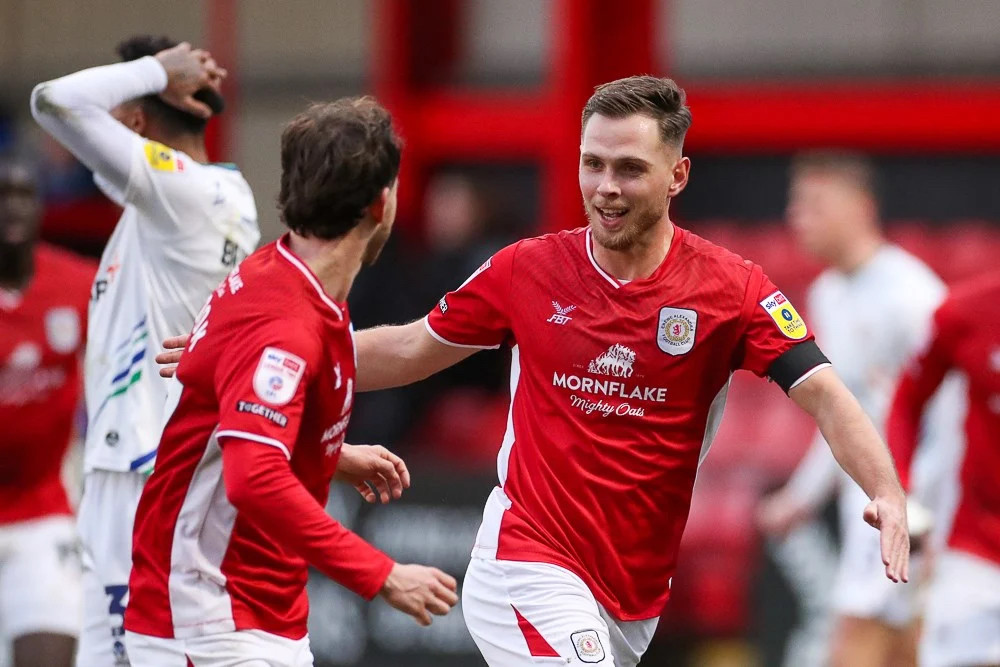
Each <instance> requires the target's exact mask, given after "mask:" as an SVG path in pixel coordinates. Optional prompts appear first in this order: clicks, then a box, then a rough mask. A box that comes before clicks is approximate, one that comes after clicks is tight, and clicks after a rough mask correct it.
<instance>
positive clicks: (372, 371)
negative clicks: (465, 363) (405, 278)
mask: <svg viewBox="0 0 1000 667" xmlns="http://www.w3.org/2000/svg"><path fill="white" fill-rule="evenodd" d="M354 344H355V346H356V347H357V350H358V377H357V383H358V384H357V388H356V390H357V391H374V390H376V389H388V388H390V387H402V386H403V385H407V384H411V383H413V382H416V381H418V380H423V379H424V378H426V377H429V376H431V375H433V374H434V373H437V372H439V371H442V370H444V369H445V368H448V367H449V366H453V365H455V364H457V363H458V362H460V361H461V360H462V359H465V358H466V357H468V356H471V355H472V354H473V353H475V352H477V351H478V350H477V349H476V348H469V347H457V346H454V345H446V344H444V343H442V342H441V341H439V340H437V339H435V338H434V337H433V336H431V335H430V333H429V332H428V331H427V327H426V326H424V321H423V320H422V319H420V320H416V321H414V322H410V323H409V324H403V325H395V326H381V327H374V328H372V329H365V330H363V331H358V332H357V333H355V334H354Z"/></svg>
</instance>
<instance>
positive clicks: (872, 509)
mask: <svg viewBox="0 0 1000 667" xmlns="http://www.w3.org/2000/svg"><path fill="white" fill-rule="evenodd" d="M862 516H863V517H864V520H865V523H867V524H868V525H869V526H872V527H873V528H878V505H877V504H876V503H875V502H874V501H872V502H870V503H868V505H867V506H866V507H865V511H864V514H863V515H862Z"/></svg>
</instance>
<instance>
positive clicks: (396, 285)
mask: <svg viewBox="0 0 1000 667" xmlns="http://www.w3.org/2000/svg"><path fill="white" fill-rule="evenodd" d="M136 32H152V33H168V34H170V35H172V36H174V37H176V38H180V39H187V40H190V41H192V42H194V43H196V44H199V45H203V46H206V47H207V48H209V49H210V50H211V51H212V52H213V54H214V55H215V56H216V58H217V59H218V60H219V61H220V62H221V63H222V64H224V65H225V66H226V67H228V69H229V71H230V79H229V81H228V82H227V89H226V93H227V96H228V99H229V110H228V111H227V113H226V114H225V115H224V116H222V117H221V118H219V119H217V120H216V121H214V122H213V126H212V129H211V137H210V139H211V141H210V144H211V151H212V153H213V157H216V158H225V159H232V160H234V161H236V162H237V163H238V164H239V165H240V166H241V167H242V168H243V169H244V171H245V173H246V175H247V177H248V179H249V181H250V182H251V184H252V185H253V186H254V189H255V192H256V195H257V202H258V207H259V210H260V217H261V220H262V224H263V225H264V228H265V239H264V240H265V241H269V240H271V239H273V238H275V237H276V236H277V235H278V234H279V232H280V228H279V226H278V225H277V221H276V216H275V213H274V207H273V201H274V195H275V193H276V190H277V174H278V165H277V137H278V134H279V132H280V128H281V124H282V122H284V121H285V120H287V119H288V118H290V117H291V116H292V115H293V114H294V113H295V112H296V111H297V110H298V109H300V108H301V107H302V106H304V105H305V104H306V102H307V101H309V100H313V99H326V98H330V97H333V96H338V95H342V94H357V93H361V92H371V93H374V94H375V95H377V96H378V97H379V98H380V99H381V100H382V101H383V102H384V103H385V104H387V106H388V107H389V108H390V109H391V110H392V111H393V112H394V114H395V116H396V118H397V120H398V123H399V125H400V129H401V131H402V134H403V136H404V138H405V140H406V142H407V147H406V152H405V154H404V168H403V172H402V179H403V181H402V186H401V191H400V214H399V224H398V231H397V233H396V235H395V238H394V239H393V241H392V242H391V243H390V245H389V246H388V247H387V249H386V252H385V256H384V257H383V259H382V261H381V262H380V263H379V264H378V265H377V266H375V267H374V268H372V269H369V270H366V271H365V272H364V273H363V274H362V275H361V277H360V278H359V281H358V283H357V285H356V288H355V290H354V292H353V294H352V297H351V310H352V314H353V316H354V318H355V322H356V325H357V326H358V327H365V326H370V325H374V324H379V323H385V322H402V321H407V320H410V319H413V318H416V317H420V316H422V315H423V314H424V313H425V312H426V311H427V310H428V309H429V308H431V307H432V306H433V304H434V303H435V302H436V301H437V299H438V298H439V297H440V295H441V293H442V292H443V291H445V290H447V289H450V288H453V287H455V286H457V285H458V284H459V283H460V282H461V281H462V280H463V279H464V278H465V277H466V276H467V275H468V273H469V272H471V270H472V269H474V268H475V267H476V266H478V264H479V263H480V262H481V261H482V260H483V259H485V257H487V256H489V254H491V253H492V252H493V251H494V250H496V249H497V248H499V247H501V246H502V245H504V244H506V243H508V242H510V241H511V240H513V239H515V238H517V237H519V236H522V235H527V234H533V233H537V232H544V231H551V230H557V229H562V228H567V227H574V226H578V225H580V224H583V216H582V208H581V206H580V195H579V191H578V189H577V184H576V161H577V146H578V141H579V113H580V107H581V105H582V103H583V101H584V100H585V99H586V98H587V96H588V95H589V92H590V91H591V89H592V86H593V85H594V84H596V83H600V82H602V81H606V80H610V79H612V78H617V77H619V76H625V75H629V74H634V73H640V72H651V73H654V74H659V75H669V76H672V77H674V78H676V79H677V80H678V81H679V82H680V83H681V85H683V86H684V87H685V88H686V89H687V91H688V94H689V103H690V105H691V107H692V110H693V114H694V125H693V128H692V130H691V132H690V135H689V140H688V143H687V147H686V150H687V153H688V154H689V155H690V156H691V158H692V161H693V170H692V178H691V182H690V185H689V187H688V189H687V190H686V191H685V192H684V193H683V194H682V195H681V196H680V198H679V199H678V200H677V201H676V207H675V210H674V211H672V213H673V216H674V218H675V220H677V221H678V222H679V224H681V225H682V226H686V227H689V228H690V229H692V230H693V231H695V232H696V233H699V234H701V235H704V236H706V237H708V238H709V239H712V240H715V241H717V242H720V243H722V244H723V245H726V246H728V247H730V248H731V249H733V250H735V251H737V252H739V253H741V254H743V255H744V256H746V257H748V258H751V259H754V260H755V261H758V262H760V263H761V264H763V265H764V267H765V269H766V270H767V271H768V273H769V274H770V276H771V277H772V278H773V279H774V281H775V282H776V283H777V284H778V285H779V286H781V287H782V289H783V290H784V291H785V293H786V294H788V295H789V296H790V298H791V299H792V300H793V301H795V300H799V301H801V300H802V295H803V292H804V289H805V287H806V285H807V284H808V281H809V280H810V279H811V278H812V277H814V276H815V275H816V273H817V272H818V270H819V266H818V265H817V264H816V263H815V262H814V261H813V260H811V259H809V258H808V257H805V256H803V255H802V254H801V252H800V251H799V250H798V249H797V248H796V247H795V246H794V244H793V242H792V240H791V238H790V237H789V236H788V235H787V234H786V232H785V231H784V229H783V227H782V216H783V209H784V201H785V189H786V187H787V167H788V164H789V159H790V157H791V156H792V155H793V154H794V153H795V152H796V151H799V150H803V149H810V148H848V149H857V150H860V151H865V152H868V153H870V154H871V155H872V156H873V157H874V158H875V161H876V164H877V165H878V166H879V168H880V172H881V176H882V179H881V193H882V197H883V202H882V203H883V207H882V212H883V216H884V219H885V221H886V226H887V230H888V234H889V236H890V237H891V238H893V239H895V240H897V241H898V242H900V243H901V244H902V245H903V246H904V247H905V248H907V249H909V250H911V251H913V252H914V253H916V254H917V255H918V256H920V257H921V258H923V259H924V260H925V261H927V262H928V263H929V264H930V265H931V266H932V267H933V268H934V269H935V270H937V271H939V272H940V274H941V275H942V277H943V278H944V279H945V280H946V281H949V282H951V281H954V280H956V279H960V278H965V277H971V276H974V275H976V274H977V273H979V272H982V271H983V270H985V269H987V268H989V267H994V268H995V267H996V266H997V265H998V264H1000V187H998V185H997V184H998V183H1000V59H997V58H996V51H995V36H996V35H997V34H1000V5H997V4H996V3H995V2H992V1H991V0H966V1H964V2H960V3H941V2H939V1H937V0H879V1H877V2H875V1H873V2H868V3H852V2H846V0H845V1H843V2H840V1H830V2H827V1H822V0H802V1H800V2H797V3H788V2H785V1H784V0H659V1H654V0H617V1H614V0H538V1H536V0H516V1H515V0H504V1H502V2H501V1H499V0H373V1H371V2H368V1H366V0H350V1H347V0H338V1H336V2H323V1H322V0H292V1H289V2H284V3H281V4H280V6H279V4H277V3H267V2H263V0H247V1H246V2H238V1H237V0H206V1H205V2H195V1H194V0H183V1H180V2H169V3H164V2H152V1H150V0H141V1H135V2H129V3H121V2H116V1H115V0H94V1H89V2H86V3H72V4H70V3H65V2H61V1H60V0H0V34H2V37H0V71H2V72H3V80H4V84H3V86H2V88H0V151H11V152H16V153H19V154H22V155H25V156H27V157H29V158H30V159H32V160H34V161H35V162H36V163H37V164H38V165H39V167H40V173H41V174H42V175H43V178H44V186H45V192H46V203H47V208H46V220H45V236H46V237H47V238H49V239H50V240H53V241H56V242H59V243H62V244H64V245H67V246H70V247H73V248H76V249H78V250H81V251H83V252H88V253H91V254H95V253H98V252H99V250H100V248H101V246H102V244H103V242H104V240H105V239H106V237H107V234H108V233H109V232H110V230H111V228H112V226H113V224H114V222H115V220H116V217H117V210H116V209H115V208H114V206H113V205H111V204H110V203H109V202H107V201H106V200H104V199H103V198H102V197H101V196H100V195H98V194H97V191H96V190H95V189H94V188H93V186H92V185H91V183H90V181H89V178H88V176H87V174H86V173H85V172H84V171H83V170H82V169H81V168H80V166H79V165H78V164H76V163H75V162H74V161H73V160H72V159H71V158H69V157H68V156H67V155H66V154H65V153H64V152H62V151H61V150H60V149H58V148H57V147H56V146H55V145H53V144H52V143H51V142H47V141H45V140H44V139H42V137H41V135H40V133H38V132H37V131H35V129H34V128H33V127H32V125H31V123H30V122H29V120H28V118H27V114H26V111H27V99H28V97H27V94H28V91H29V90H30V86H31V85H32V84H33V83H36V82H38V81H41V80H44V79H46V78H50V77H52V76H56V75H59V74H63V73H67V72H69V71H71V70H74V69H78V68H80V67H83V66H87V65H91V64H95V65H96V64H100V63H102V62H106V61H109V60H110V59H111V58H112V56H113V46H114V44H115V43H116V42H117V41H118V40H119V39H120V38H123V37H125V36H127V35H130V34H132V33H136ZM507 364H508V358H507V357H506V356H505V354H504V353H502V352H496V353H481V354H479V355H477V356H476V357H473V358H472V359H470V360H468V361H466V362H464V363H463V364H461V365H459V366H458V367H456V368H454V369H451V370H449V371H448V372H446V373H444V374H442V375H441V376H439V377H437V378H434V379H432V380H429V381H427V382H424V383H422V384H420V385H417V386H415V387H411V388H407V389H403V390H397V391H389V392H382V393H380V394H375V395H364V396H359V397H358V401H357V407H356V411H355V418H354V420H353V421H352V424H351V428H350V431H349V438H348V439H349V441H352V442H359V443H360V442H379V443H384V444H386V445H389V446H390V447H392V448H394V449H395V450H396V451H398V452H399V453H401V454H402V455H404V456H405V457H406V458H407V460H408V461H409V463H410V465H411V468H412V469H413V471H414V484H413V488H412V489H411V490H410V491H409V492H408V493H407V495H406V497H405V498H404V499H403V500H402V501H400V502H398V503H394V504H392V505H391V506H388V507H378V508H368V507H360V503H359V500H358V498H357V497H356V495H355V494H354V493H353V491H349V492H343V493H341V492H339V491H338V492H335V493H334V494H333V497H332V498H331V502H330V511H331V512H332V513H333V514H334V515H335V516H336V517H338V518H339V519H341V520H342V521H344V523H346V524H347V525H349V526H351V527H353V528H354V529H355V530H357V531H358V532H360V533H361V534H362V535H363V536H365V537H366V538H368V539H370V540H372V541H373V542H375V543H376V544H377V545H379V546H381V547H383V548H385V549H386V550H388V551H389V553H391V554H392V555H393V556H394V557H396V558H398V559H401V560H413V561H418V562H427V563H431V564H436V565H439V566H441V567H443V568H445V569H447V570H448V571H450V572H452V573H453V574H455V575H457V576H461V574H462V572H463V571H464V566H465V563H466V562H467V558H468V552H469V549H470V548H471V544H472V541H473V539H474V537H475V530H476V528H477V526H478V519H479V513H480V510H481V505H482V503H483V501H484V500H485V498H486V496H487V494H488V493H489V490H490V488H491V487H492V486H493V484H495V460H494V458H495V454H496V450H497V447H498V443H499V440H500V436H501V433H502V429H503V426H504V423H505V420H506V400H507V395H506V386H507V385H506V382H507V380H506V371H507ZM741 375H742V374H741ZM741 375H738V376H737V379H736V381H735V385H736V386H735V387H734V391H732V392H731V393H730V397H731V398H730V403H729V405H728V407H727V412H726V417H725V420H724V423H723V428H722V431H721V432H720V434H719V437H718V439H717V441H716V445H715V447H714V449H713V452H712V455H711V456H710V457H709V459H708V461H707V463H706V464H705V465H704V466H703V468H702V470H701V473H700V475H699V479H698V483H697V487H696V492H695V502H694V506H693V507H692V510H691V517H690V522H689V525H688V530H687V532H686V534H685V539H684V547H683V551H682V555H681V561H680V569H679V571H678V573H677V576H676V577H675V578H674V599H673V601H672V602H671V604H670V605H669V606H668V609H667V610H666V612H665V613H664V616H663V619H662V621H661V624H660V627H659V630H658V634H657V637H656V639H655V641H654V644H653V647H652V648H651V649H650V652H649V654H648V655H647V657H646V659H645V660H644V661H643V663H642V664H643V665H666V664H669V665H700V666H713V667H715V666H722V665H754V664H757V665H776V664H782V660H783V658H782V656H783V655H784V654H785V651H786V649H789V650H790V651H792V652H791V653H789V655H797V656H809V655H812V653H810V651H815V650H816V647H817V646H821V645H822V641H823V638H824V637H825V632H827V631H828V626H825V625H824V617H823V615H822V613H821V612H820V611H818V610H820V609H821V607H822V602H823V599H824V595H826V594H828V592H829V591H828V590H824V584H828V582H829V580H830V577H831V576H832V568H833V564H834V554H835V551H834V549H835V542H834V540H835V538H834V534H835V531H834V530H833V523H832V521H833V518H834V512H835V508H833V507H830V508H828V511H827V513H826V515H825V516H824V518H823V520H821V521H818V522H815V523H813V524H811V525H810V526H807V528H806V529H804V532H800V534H799V537H798V538H797V540H796V541H794V543H792V544H791V545H790V546H789V547H788V548H787V549H785V550H784V551H783V552H782V553H783V554H784V555H783V556H782V557H781V559H780V560H781V562H780V563H779V562H778V560H779V559H777V558H776V557H775V556H774V554H775V553H776V552H774V550H773V549H772V547H771V545H768V544H767V543H766V542H765V541H764V540H763V539H762V538H761V537H760V536H759V535H758V533H757V532H756V530H755V528H754V523H753V511H754V505H755V502H756V500H757V499H758V498H759V497H760V495H761V493H762V492H763V491H764V490H766V489H769V488H772V487H774V486H775V485H777V484H778V483H780V482H781V481H782V480H783V479H784V477H785V476H786V475H787V473H788V471H789V470H790V469H791V468H792V467H793V466H794V464H795V463H796V461H797V459H798V457H799V456H800V455H801V454H802V452H803V451H804V450H805V447H806V445H807V444H808V441H809V439H810V437H811V430H810V427H809V424H808V422H807V421H806V420H805V418H804V417H803V416H802V415H801V414H800V413H798V412H797V410H796V409H795V408H794V407H793V406H792V404H791V403H790V402H788V401H787V400H785V398H784V397H783V396H782V394H781V392H780V391H779V390H778V389H776V388H775V387H773V386H769V385H768V384H766V383H764V382H760V381H757V380H755V379H753V378H751V377H749V376H746V377H743V376H741ZM70 467H71V466H70ZM70 476H71V477H72V475H70ZM599 519H600V517H595V520H599ZM310 585H311V595H312V601H313V602H312V604H313V607H312V616H311V626H310V632H311V637H312V646H313V651H314V653H315V655H316V657H317V661H318V664H323V665H362V664H363V665H368V666H372V667H378V666H390V665H400V664H406V665H411V666H416V667H418V666H420V665H428V666H431V665H433V666H434V667H448V666H451V665H454V666H459V665H462V666H465V665H478V664H482V663H481V661H480V660H479V658H478V657H477V655H476V653H475V651H474V647H473V645H472V643H471V640H470V639H469V637H468V634H467V633H466V631H465V628H464V626H463V624H462V618H461V613H460V610H456V612H454V613H452V614H451V615H450V616H449V617H447V618H444V619H437V620H435V622H434V625H433V626H432V627H431V628H430V629H428V630H425V629H421V628H418V627H417V626H416V624H414V623H412V622H411V621H410V620H409V619H408V618H406V617H404V616H402V615H401V614H398V613H396V612H393V611H391V610H389V609H388V608H387V607H386V606H385V605H384V604H381V603H375V604H372V605H368V604H365V603H363V602H361V601H360V600H358V599H357V598H355V597H353V596H351V595H350V594H348V593H346V592H344V591H343V590H342V589H339V588H338V587H337V586H336V585H335V584H332V583H331V582H329V581H328V580H325V579H323V578H322V577H319V576H316V577H314V578H313V581H312V582H311V584H310ZM793 591H798V592H797V593H793ZM789 638H792V643H789ZM787 660H791V658H787ZM0 664H2V658H0ZM786 664H796V663H794V662H788V663H786ZM797 664H807V663H806V662H799V663H797Z"/></svg>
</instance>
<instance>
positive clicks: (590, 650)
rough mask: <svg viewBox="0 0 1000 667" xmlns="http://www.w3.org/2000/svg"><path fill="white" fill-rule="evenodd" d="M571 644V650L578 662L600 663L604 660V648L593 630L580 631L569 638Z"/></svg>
mask: <svg viewBox="0 0 1000 667" xmlns="http://www.w3.org/2000/svg"><path fill="white" fill-rule="evenodd" d="M569 638H570V640H571V641H572V642H573V650H574V651H576V657H578V658H580V662H600V661H601V660H604V646H602V645H601V638H600V637H598V636H597V632H596V631H595V630H581V631H580V632H574V633H573V634H571V635H570V636H569Z"/></svg>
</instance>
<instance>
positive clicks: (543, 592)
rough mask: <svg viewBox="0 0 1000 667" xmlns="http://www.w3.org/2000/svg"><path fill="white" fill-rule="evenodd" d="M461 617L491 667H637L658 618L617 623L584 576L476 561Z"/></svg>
mask: <svg viewBox="0 0 1000 667" xmlns="http://www.w3.org/2000/svg"><path fill="white" fill-rule="evenodd" d="M462 612H463V614H464V616H465V623H466V626H467V627H468V628H469V632H470V633H471V634H472V638H473V639H474V640H475V642H476V645H477V646H478V647H479V651H480V652H481V653H482V654H483V657H484V658H485V659H486V662H487V663H488V664H489V665H490V667H521V666H522V665H523V666H524V667H528V666H529V665H544V664H551V665H567V664H571V665H604V666H605V667H607V666H608V665H617V666H618V667H635V665H637V664H638V663H639V658H641V657H642V654H643V653H644V652H645V651H646V648H647V647H648V646H649V642H650V640H652V638H653V632H654V631H655V630H656V623H657V621H658V620H659V619H657V618H650V619H646V620H642V621H618V620H616V619H615V618H614V617H612V616H611V615H610V614H609V613H608V612H607V611H605V609H604V608H603V607H602V606H601V605H600V604H598V603H597V601H596V600H595V599H594V595H593V593H591V592H590V589H589V588H587V585H586V584H585V583H584V582H583V580H582V579H580V577H578V576H576V575H575V574H573V573H572V572H570V571H569V570H566V569H565V568H562V567H559V566H557V565H550V564H548V563H533V562H521V561H509V560H493V559H484V558H480V557H477V556H473V558H472V560H471V562H470V563H469V569H468V571H467V572H466V574H465V582H464V583H463V586H462Z"/></svg>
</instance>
